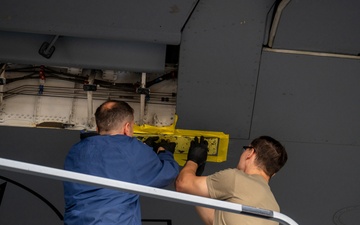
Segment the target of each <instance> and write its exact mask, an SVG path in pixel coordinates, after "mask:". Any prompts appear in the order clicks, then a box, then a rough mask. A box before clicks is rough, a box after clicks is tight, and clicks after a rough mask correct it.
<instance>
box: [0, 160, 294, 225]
mask: <svg viewBox="0 0 360 225" xmlns="http://www.w3.org/2000/svg"><path fill="white" fill-rule="evenodd" d="M0 169H4V170H9V171H14V172H20V173H24V174H30V175H35V176H40V177H46V178H51V179H55V180H61V181H71V182H77V183H82V184H90V185H95V186H100V187H104V188H111V189H115V190H120V191H127V192H131V193H135V194H139V195H143V196H147V197H152V198H157V199H163V200H167V201H173V202H179V203H184V204H190V205H197V206H205V207H208V208H214V209H219V210H223V211H228V212H233V213H240V214H244V215H248V216H254V217H259V218H263V219H268V220H273V221H277V222H279V223H280V224H284V225H298V224H297V223H296V222H295V221H294V220H292V219H291V218H289V217H288V216H286V215H284V214H282V213H279V212H275V211H271V210H266V209H259V208H254V207H250V206H245V205H240V204H236V203H231V202H225V201H220V200H216V199H211V198H205V197H200V196H195V195H190V194H184V193H179V192H175V191H170V190H165V189H160V188H153V187H149V186H144V185H139V184H133V183H128V182H123V181H118V180H113V179H108V178H103V177H97V176H91V175H87V174H82V173H75V172H71V171H66V170H61V169H56V168H51V167H46V166H40V165H35V164H31V163H24V162H19V161H15V160H9V159H4V158H0Z"/></svg>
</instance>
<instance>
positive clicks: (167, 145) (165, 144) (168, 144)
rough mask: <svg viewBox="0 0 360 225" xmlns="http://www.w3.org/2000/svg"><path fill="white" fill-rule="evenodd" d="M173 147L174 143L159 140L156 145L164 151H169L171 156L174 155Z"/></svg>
mask: <svg viewBox="0 0 360 225" xmlns="http://www.w3.org/2000/svg"><path fill="white" fill-rule="evenodd" d="M175 146H176V143H175V142H169V141H167V140H161V141H160V143H159V145H158V147H163V148H165V149H166V150H168V151H170V152H171V153H172V154H174V152H175Z"/></svg>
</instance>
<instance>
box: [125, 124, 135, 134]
mask: <svg viewBox="0 0 360 225" xmlns="http://www.w3.org/2000/svg"><path fill="white" fill-rule="evenodd" d="M123 129H124V134H125V135H126V136H129V137H132V136H133V127H132V125H131V123H125V125H124V128H123Z"/></svg>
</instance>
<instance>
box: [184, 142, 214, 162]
mask: <svg viewBox="0 0 360 225" xmlns="http://www.w3.org/2000/svg"><path fill="white" fill-rule="evenodd" d="M208 151H209V149H208V142H207V141H205V140H204V137H203V136H201V137H200V141H199V138H198V137H195V138H194V140H193V141H191V143H190V148H189V152H188V156H187V160H191V161H193V162H195V163H197V164H198V168H199V167H200V166H202V164H205V162H206V159H207V153H208Z"/></svg>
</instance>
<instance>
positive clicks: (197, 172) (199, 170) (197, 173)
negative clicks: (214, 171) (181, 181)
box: [195, 162, 206, 176]
mask: <svg viewBox="0 0 360 225" xmlns="http://www.w3.org/2000/svg"><path fill="white" fill-rule="evenodd" d="M205 165H206V162H204V163H203V164H201V165H199V166H198V168H197V170H196V173H195V175H196V176H201V175H202V174H203V172H204V170H205Z"/></svg>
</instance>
